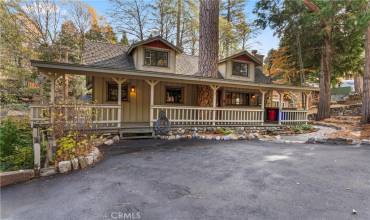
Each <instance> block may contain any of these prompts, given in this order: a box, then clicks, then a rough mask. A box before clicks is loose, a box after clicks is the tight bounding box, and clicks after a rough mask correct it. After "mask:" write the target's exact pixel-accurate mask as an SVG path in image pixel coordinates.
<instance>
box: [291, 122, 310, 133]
mask: <svg viewBox="0 0 370 220" xmlns="http://www.w3.org/2000/svg"><path fill="white" fill-rule="evenodd" d="M292 130H293V131H294V133H303V132H305V131H313V130H314V127H313V126H312V125H310V124H299V125H296V126H294V127H292Z"/></svg>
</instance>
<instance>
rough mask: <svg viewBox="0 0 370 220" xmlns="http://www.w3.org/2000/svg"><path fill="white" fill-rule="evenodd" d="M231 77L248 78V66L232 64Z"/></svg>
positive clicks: (239, 63)
mask: <svg viewBox="0 0 370 220" xmlns="http://www.w3.org/2000/svg"><path fill="white" fill-rule="evenodd" d="M232 74H233V75H235V76H244V77H248V76H249V74H248V64H247V63H241V62H233V72H232Z"/></svg>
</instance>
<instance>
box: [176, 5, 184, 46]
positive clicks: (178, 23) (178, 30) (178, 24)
mask: <svg viewBox="0 0 370 220" xmlns="http://www.w3.org/2000/svg"><path fill="white" fill-rule="evenodd" d="M182 1H183V0H177V12H176V46H178V47H182V35H181V20H182V19H183V18H182V14H183V11H184V8H183V3H182Z"/></svg>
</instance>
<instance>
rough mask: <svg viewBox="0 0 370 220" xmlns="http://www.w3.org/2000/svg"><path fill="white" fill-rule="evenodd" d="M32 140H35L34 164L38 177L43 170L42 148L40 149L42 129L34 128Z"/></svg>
mask: <svg viewBox="0 0 370 220" xmlns="http://www.w3.org/2000/svg"><path fill="white" fill-rule="evenodd" d="M32 140H33V158H34V160H33V164H34V169H35V173H36V174H37V175H38V174H39V172H40V168H41V159H40V158H41V156H40V154H41V153H40V152H41V147H40V128H35V127H34V128H32Z"/></svg>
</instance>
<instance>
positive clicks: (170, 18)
mask: <svg viewBox="0 0 370 220" xmlns="http://www.w3.org/2000/svg"><path fill="white" fill-rule="evenodd" d="M175 5H176V2H175V1H174V0H156V1H154V3H153V4H152V5H151V8H152V9H153V15H152V16H153V18H154V19H153V30H154V34H155V35H159V36H161V37H162V38H164V39H166V40H168V41H171V40H172V39H173V35H174V34H175V33H174V30H175V27H176V9H175Z"/></svg>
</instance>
